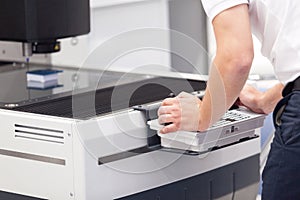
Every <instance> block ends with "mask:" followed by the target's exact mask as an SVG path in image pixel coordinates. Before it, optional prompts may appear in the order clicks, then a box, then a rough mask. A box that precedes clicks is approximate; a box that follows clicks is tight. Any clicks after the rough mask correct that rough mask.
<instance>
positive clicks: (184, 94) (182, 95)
mask: <svg viewBox="0 0 300 200" xmlns="http://www.w3.org/2000/svg"><path fill="white" fill-rule="evenodd" d="M191 96H194V95H192V94H190V93H187V92H180V94H179V95H178V96H177V97H178V98H187V97H191Z"/></svg>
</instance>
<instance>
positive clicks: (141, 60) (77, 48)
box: [52, 0, 170, 70]
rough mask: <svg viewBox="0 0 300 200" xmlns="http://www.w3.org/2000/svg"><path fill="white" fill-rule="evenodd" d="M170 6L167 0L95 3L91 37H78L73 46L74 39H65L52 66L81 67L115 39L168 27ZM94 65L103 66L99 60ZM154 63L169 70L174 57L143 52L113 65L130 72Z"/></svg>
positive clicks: (90, 65)
mask: <svg viewBox="0 0 300 200" xmlns="http://www.w3.org/2000/svg"><path fill="white" fill-rule="evenodd" d="M167 5H168V2H167V0H91V32H90V34H89V35H87V36H81V37H78V40H75V42H74V39H73V43H72V39H65V40H63V41H62V51H61V52H60V53H57V54H53V56H52V63H53V64H54V65H70V66H75V67H80V66H82V65H83V64H84V63H85V60H86V58H87V57H88V56H89V54H91V52H93V50H94V49H96V48H97V47H98V46H99V45H101V44H103V43H104V42H106V41H109V40H110V39H111V38H112V37H114V36H117V35H119V34H121V33H124V32H127V31H131V30H134V29H139V28H163V29H166V28H168V27H169V24H168V23H169V19H168V16H169V15H168V7H167ZM74 44H75V45H74ZM97 56H99V57H98V58H101V56H102V55H97ZM89 61H91V59H89ZM93 62H95V63H93V64H91V63H89V67H90V68H98V67H99V68H102V67H103V66H96V64H97V63H96V62H97V60H96V61H93ZM99 63H100V62H99ZM150 64H157V65H163V66H167V67H168V66H169V65H170V56H169V54H167V53H165V52H159V51H153V50H152V51H151V50H139V51H135V52H132V53H130V54H128V55H126V56H123V57H122V58H120V59H118V60H117V61H116V62H115V63H114V64H113V65H114V68H118V67H120V68H121V69H125V68H126V69H128V70H130V67H131V68H132V67H137V66H140V65H150Z"/></svg>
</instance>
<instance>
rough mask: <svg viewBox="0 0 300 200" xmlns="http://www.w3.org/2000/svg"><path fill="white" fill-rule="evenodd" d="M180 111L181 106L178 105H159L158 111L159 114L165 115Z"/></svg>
mask: <svg viewBox="0 0 300 200" xmlns="http://www.w3.org/2000/svg"><path fill="white" fill-rule="evenodd" d="M177 112H180V108H179V107H178V106H161V107H159V109H158V111H157V115H158V116H160V115H164V114H170V113H174V114H175V113H177Z"/></svg>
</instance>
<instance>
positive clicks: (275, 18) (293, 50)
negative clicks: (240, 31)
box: [202, 0, 300, 83]
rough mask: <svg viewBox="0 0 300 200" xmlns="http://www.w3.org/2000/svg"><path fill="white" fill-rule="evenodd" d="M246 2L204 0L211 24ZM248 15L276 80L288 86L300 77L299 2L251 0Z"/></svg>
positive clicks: (243, 0) (246, 1)
mask: <svg viewBox="0 0 300 200" xmlns="http://www.w3.org/2000/svg"><path fill="white" fill-rule="evenodd" d="M245 3H248V0H202V4H203V7H204V9H205V11H206V14H207V15H208V17H209V19H210V20H211V21H212V20H213V18H214V17H215V16H216V15H217V14H219V13H220V12H222V11H223V10H225V9H228V8H230V7H233V6H236V5H239V4H245ZM249 14H250V20H251V25H252V32H253V34H254V35H255V36H256V37H257V38H258V39H259V40H260V41H261V43H262V49H261V52H262V54H263V55H264V56H266V57H267V58H268V59H269V60H270V62H271V63H272V64H273V67H274V71H275V74H276V75H277V78H278V79H279V80H280V81H281V82H283V83H287V82H290V81H292V80H294V79H295V78H297V77H298V76H300V24H299V19H300V0H285V1H283V0H250V4H249Z"/></svg>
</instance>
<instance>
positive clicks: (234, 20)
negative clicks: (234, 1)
mask: <svg viewBox="0 0 300 200" xmlns="http://www.w3.org/2000/svg"><path fill="white" fill-rule="evenodd" d="M212 23H213V28H214V33H215V37H216V44H217V52H216V57H215V59H214V60H213V64H212V66H211V71H210V76H209V80H208V85H207V89H206V93H205V97H204V99H203V102H202V106H201V108H200V123H199V130H200V131H203V130H206V129H207V128H209V126H211V125H212V124H213V123H215V122H216V121H217V120H219V119H220V117H222V115H223V114H224V113H225V112H226V111H227V109H228V108H229V107H230V106H231V105H232V104H233V103H234V102H235V100H236V99H237V98H238V96H239V93H240V91H241V90H242V88H243V86H244V84H245V82H246V80H247V78H248V74H249V71H250V68H251V64H252V60H253V41H252V34H251V29H250V20H249V14H248V5H246V4H242V5H238V6H235V7H232V8H230V9H227V10H225V11H223V12H221V13H220V14H219V15H217V16H216V17H215V18H214V20H213V22H212Z"/></svg>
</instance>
